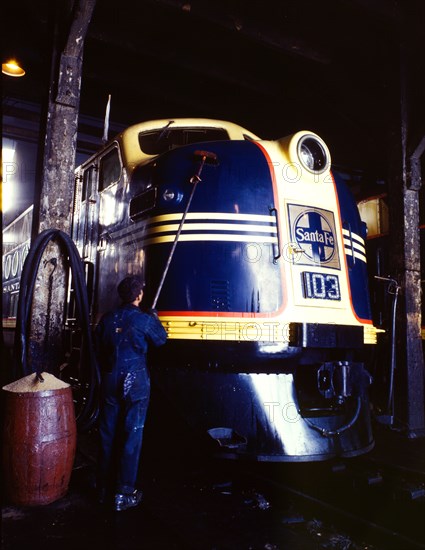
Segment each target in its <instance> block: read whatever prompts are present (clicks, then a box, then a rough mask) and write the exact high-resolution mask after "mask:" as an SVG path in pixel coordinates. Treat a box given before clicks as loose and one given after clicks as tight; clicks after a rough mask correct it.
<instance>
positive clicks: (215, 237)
mask: <svg viewBox="0 0 425 550" xmlns="http://www.w3.org/2000/svg"><path fill="white" fill-rule="evenodd" d="M174 239H175V235H163V236H160V237H153V238H151V239H141V241H140V244H141V246H147V245H149V244H161V243H170V242H173V241H174ZM180 241H185V242H191V241H218V242H220V241H222V242H238V243H273V244H276V243H277V238H276V237H266V236H265V235H264V236H263V235H226V234H223V233H222V234H218V233H200V234H196V233H195V234H192V235H180V237H179V242H180ZM127 242H128V243H131V242H134V239H131V240H129V241H127Z"/></svg>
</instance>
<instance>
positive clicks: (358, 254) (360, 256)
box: [345, 248, 367, 263]
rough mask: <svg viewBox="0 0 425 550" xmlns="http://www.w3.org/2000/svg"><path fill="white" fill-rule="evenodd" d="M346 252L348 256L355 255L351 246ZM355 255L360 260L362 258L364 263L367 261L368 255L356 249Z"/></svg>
mask: <svg viewBox="0 0 425 550" xmlns="http://www.w3.org/2000/svg"><path fill="white" fill-rule="evenodd" d="M345 253H346V254H347V256H352V255H353V253H352V251H351V249H349V248H346V249H345ZM354 257H355V258H358V259H359V260H361V261H362V262H364V263H366V262H367V260H366V256H364V255H363V254H360V253H359V252H356V251H354Z"/></svg>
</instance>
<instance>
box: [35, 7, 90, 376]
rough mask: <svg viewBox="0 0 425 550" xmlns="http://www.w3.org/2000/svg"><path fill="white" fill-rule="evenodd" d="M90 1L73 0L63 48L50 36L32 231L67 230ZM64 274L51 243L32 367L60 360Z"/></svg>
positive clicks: (52, 367)
mask: <svg viewBox="0 0 425 550" xmlns="http://www.w3.org/2000/svg"><path fill="white" fill-rule="evenodd" d="M95 4H96V0H75V2H73V11H72V22H71V25H70V27H69V29H68V30H67V32H66V39H65V47H64V48H63V49H62V50H61V46H60V42H59V41H60V39H61V36H58V34H57V35H56V36H55V39H54V45H53V48H54V52H53V56H52V67H53V68H52V76H51V82H50V88H49V97H48V108H47V121H46V134H45V140H44V151H43V162H42V176H41V182H40V183H41V186H40V187H41V188H40V193H39V195H38V197H37V199H38V201H36V205H35V209H34V222H33V235H37V234H38V233H40V232H42V231H43V230H46V229H51V228H56V229H60V230H61V231H63V232H65V233H67V234H69V233H70V230H71V221H72V220H71V212H72V204H73V197H74V169H75V156H76V144H77V127H78V115H79V103H80V88H81V75H82V65H83V49H84V39H85V37H86V34H87V30H88V26H89V23H90V20H91V17H92V14H93V11H94V8H95ZM63 7H64V6H62V9H63ZM65 15H67V14H65ZM62 44H63V42H62ZM55 54H56V55H55ZM37 202H38V205H37ZM67 277H68V273H67V270H66V269H65V267H64V258H63V255H62V251H61V250H60V249H59V247H58V246H57V245H56V244H55V243H51V244H49V246H48V247H47V248H46V251H45V253H44V256H43V259H42V262H41V264H40V269H39V273H38V276H37V283H36V290H35V296H34V303H33V311H32V327H31V338H30V348H31V352H30V358H31V363H32V366H33V369H34V370H35V369H36V368H38V367H39V366H40V364H41V367H42V369H43V370H49V371H50V372H55V371H57V369H58V368H59V363H60V361H61V360H62V358H63V353H62V352H63V349H62V348H63V319H64V308H65V298H66V296H65V290H66V284H67Z"/></svg>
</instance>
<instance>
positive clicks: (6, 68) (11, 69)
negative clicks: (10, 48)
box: [1, 59, 25, 76]
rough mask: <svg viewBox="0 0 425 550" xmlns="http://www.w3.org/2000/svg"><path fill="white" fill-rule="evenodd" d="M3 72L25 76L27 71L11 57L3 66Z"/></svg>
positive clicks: (8, 74)
mask: <svg viewBox="0 0 425 550" xmlns="http://www.w3.org/2000/svg"><path fill="white" fill-rule="evenodd" d="M1 72H2V73H3V74H6V75H7V76H24V74H25V71H24V69H23V68H22V67H21V66H20V65H19V63H18V62H17V61H16V60H15V59H10V60H9V61H7V62H6V63H3V64H2V66H1Z"/></svg>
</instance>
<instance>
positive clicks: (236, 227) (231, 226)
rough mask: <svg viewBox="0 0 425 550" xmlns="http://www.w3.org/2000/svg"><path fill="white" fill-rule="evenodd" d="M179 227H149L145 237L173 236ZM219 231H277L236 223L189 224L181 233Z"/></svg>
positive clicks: (176, 225) (184, 226)
mask: <svg viewBox="0 0 425 550" xmlns="http://www.w3.org/2000/svg"><path fill="white" fill-rule="evenodd" d="M178 227H179V225H178V223H174V224H167V225H158V226H156V227H151V228H150V229H148V230H147V231H146V234H147V235H152V234H153V233H166V232H168V231H173V232H174V234H175V233H177V229H178ZM215 229H216V230H217V231H218V230H221V231H226V230H227V231H256V232H260V233H261V232H264V233H276V232H277V229H276V226H275V227H267V226H265V225H251V224H250V225H242V224H237V223H189V224H187V225H183V228H182V232H184V231H194V230H196V231H204V230H205V231H206V230H215Z"/></svg>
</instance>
